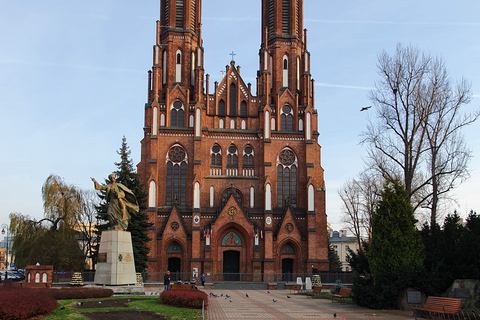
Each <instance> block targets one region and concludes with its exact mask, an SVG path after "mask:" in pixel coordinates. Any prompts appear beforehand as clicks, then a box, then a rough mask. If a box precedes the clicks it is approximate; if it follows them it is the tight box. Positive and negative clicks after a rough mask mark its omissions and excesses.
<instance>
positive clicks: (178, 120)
mask: <svg viewBox="0 0 480 320" xmlns="http://www.w3.org/2000/svg"><path fill="white" fill-rule="evenodd" d="M183 114H184V107H183V104H182V103H181V102H180V101H178V100H177V101H175V102H174V103H173V106H172V108H171V109H170V117H171V121H170V124H171V126H172V127H183Z"/></svg>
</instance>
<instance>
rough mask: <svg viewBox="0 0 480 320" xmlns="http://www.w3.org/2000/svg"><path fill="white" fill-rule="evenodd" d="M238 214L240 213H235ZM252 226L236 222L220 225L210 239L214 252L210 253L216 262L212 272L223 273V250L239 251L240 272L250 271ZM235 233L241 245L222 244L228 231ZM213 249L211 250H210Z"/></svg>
mask: <svg viewBox="0 0 480 320" xmlns="http://www.w3.org/2000/svg"><path fill="white" fill-rule="evenodd" d="M237 214H240V213H237ZM249 229H252V226H251V225H250V226H243V225H240V224H238V223H236V222H231V223H227V224H225V225H223V226H222V228H220V229H219V230H218V231H217V232H216V236H215V237H214V238H213V240H212V249H213V248H215V249H214V250H215V251H216V252H212V253H214V255H212V256H213V257H215V258H214V260H216V263H215V264H214V266H213V268H214V273H217V274H222V273H223V254H224V252H225V251H230V250H233V251H239V252H240V273H252V270H251V263H250V262H251V258H252V256H253V249H252V248H253V237H252V233H251V231H248V230H249ZM232 232H233V233H235V234H236V235H237V236H238V238H239V240H240V241H241V246H238V245H235V244H232V243H227V244H226V245H223V246H222V241H223V240H224V238H225V236H226V235H227V236H228V235H229V234H230V233H232ZM212 251H213V250H212Z"/></svg>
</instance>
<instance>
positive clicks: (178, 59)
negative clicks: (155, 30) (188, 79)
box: [175, 50, 182, 82]
mask: <svg viewBox="0 0 480 320" xmlns="http://www.w3.org/2000/svg"><path fill="white" fill-rule="evenodd" d="M175 82H182V52H181V51H180V50H177V53H176V55H175Z"/></svg>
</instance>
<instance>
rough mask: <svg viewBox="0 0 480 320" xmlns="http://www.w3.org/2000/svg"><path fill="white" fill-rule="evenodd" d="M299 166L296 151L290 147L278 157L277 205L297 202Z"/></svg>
mask: <svg viewBox="0 0 480 320" xmlns="http://www.w3.org/2000/svg"><path fill="white" fill-rule="evenodd" d="M297 166H298V161H297V157H296V156H295V153H293V151H292V150H291V149H289V148H285V149H283V150H282V151H281V152H280V154H279V155H278V158H277V206H278V207H283V206H284V205H286V204H290V205H292V206H294V207H295V206H296V203H297Z"/></svg>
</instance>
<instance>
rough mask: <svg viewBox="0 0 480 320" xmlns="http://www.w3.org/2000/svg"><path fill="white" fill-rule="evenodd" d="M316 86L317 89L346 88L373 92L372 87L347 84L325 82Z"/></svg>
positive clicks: (316, 83)
mask: <svg viewBox="0 0 480 320" xmlns="http://www.w3.org/2000/svg"><path fill="white" fill-rule="evenodd" d="M315 86H316V87H317V86H318V87H330V88H345V89H358V90H372V89H373V88H370V87H360V86H349V85H345V84H333V83H325V82H315Z"/></svg>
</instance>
